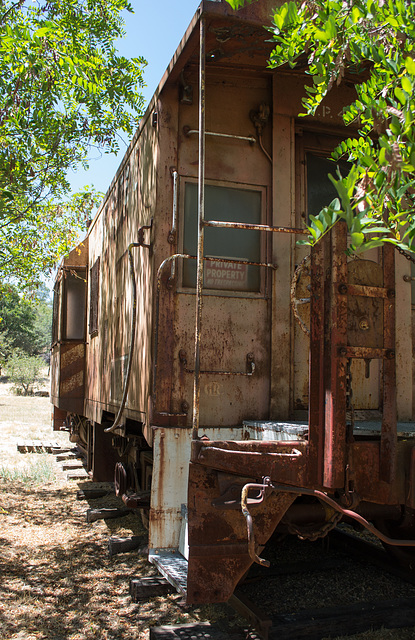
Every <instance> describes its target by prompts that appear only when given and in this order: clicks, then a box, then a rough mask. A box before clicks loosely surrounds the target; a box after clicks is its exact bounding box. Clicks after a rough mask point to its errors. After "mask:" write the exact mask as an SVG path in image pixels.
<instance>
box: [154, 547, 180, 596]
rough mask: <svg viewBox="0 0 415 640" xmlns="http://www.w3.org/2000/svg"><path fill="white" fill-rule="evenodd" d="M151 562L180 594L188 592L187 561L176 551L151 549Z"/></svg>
mask: <svg viewBox="0 0 415 640" xmlns="http://www.w3.org/2000/svg"><path fill="white" fill-rule="evenodd" d="M148 559H149V561H150V562H151V563H152V564H154V565H155V566H156V567H157V569H158V570H159V571H160V573H161V575H162V576H164V577H165V578H166V580H168V581H169V582H170V584H171V585H173V587H174V588H175V589H177V591H179V592H180V593H183V594H185V593H186V591H187V560H186V558H184V557H183V556H182V554H181V553H179V552H178V551H177V550H176V549H157V550H155V549H150V550H149V553H148Z"/></svg>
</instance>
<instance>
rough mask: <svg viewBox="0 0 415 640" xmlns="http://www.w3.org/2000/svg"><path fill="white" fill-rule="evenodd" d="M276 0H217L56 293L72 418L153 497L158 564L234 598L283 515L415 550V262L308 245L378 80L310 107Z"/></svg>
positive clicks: (334, 240) (210, 595)
mask: <svg viewBox="0 0 415 640" xmlns="http://www.w3.org/2000/svg"><path fill="white" fill-rule="evenodd" d="M275 4H276V0H259V2H256V3H254V4H252V5H250V6H248V7H246V8H244V9H242V10H240V11H238V12H234V11H233V10H232V9H230V7H229V5H228V4H227V3H226V2H224V1H221V0H216V1H213V0H212V1H209V0H203V2H202V3H201V5H200V7H199V9H198V11H197V12H196V14H195V17H194V19H193V21H192V22H191V24H190V26H189V28H188V30H187V32H186V34H185V36H184V37H183V39H182V41H181V43H180V45H179V47H178V49H177V51H176V54H175V56H174V58H173V60H172V62H171V64H170V66H169V68H168V69H167V71H166V73H165V75H164V77H163V79H162V81H161V83H160V85H159V87H158V89H157V91H156V93H155V95H154V97H153V99H152V101H151V103H150V105H149V107H148V109H147V112H146V114H145V116H144V117H143V119H142V121H141V124H140V127H139V130H138V131H137V133H136V135H135V137H134V139H133V140H132V142H131V144H130V146H129V148H128V150H127V153H126V154H125V157H124V159H123V161H122V163H121V166H120V168H119V170H118V172H117V174H116V176H115V178H114V180H113V182H112V184H111V186H110V188H109V190H108V192H107V194H106V197H105V199H104V201H103V203H102V206H101V208H100V210H99V212H98V213H97V215H96V217H95V219H94V220H93V221H92V224H91V225H90V227H89V230H88V234H87V237H86V239H85V240H84V241H83V242H82V243H81V245H80V246H79V247H78V248H76V249H74V250H73V251H72V252H71V253H70V254H69V255H68V256H67V257H66V258H65V260H64V261H63V263H62V266H61V268H60V270H59V273H58V277H57V281H56V286H55V305H54V334H53V346H52V378H53V379H52V402H53V405H54V425H55V428H60V427H61V426H62V425H64V424H65V425H66V426H67V427H68V426H69V427H70V430H71V433H72V438H73V439H76V440H77V441H78V442H79V444H80V445H81V446H83V447H84V449H85V452H86V453H87V456H88V464H89V468H90V470H91V474H92V476H93V477H94V478H95V479H96V480H109V479H112V478H113V477H114V473H115V485H116V490H117V492H118V493H119V495H121V496H122V497H123V499H124V501H125V502H126V503H127V504H129V505H130V506H133V507H136V508H137V509H139V508H140V507H142V506H143V505H144V502H143V501H145V500H146V496H147V495H150V503H149V510H148V526H149V559H150V560H151V561H152V562H154V563H155V564H156V565H157V566H158V567H159V569H160V571H161V572H162V573H164V575H166V576H167V577H168V578H169V580H171V581H172V582H173V583H174V584H175V585H176V586H177V588H178V589H180V590H182V591H183V592H184V593H185V594H186V597H187V601H188V602H190V603H197V602H209V601H210V602H214V601H217V602H219V601H226V600H227V599H228V598H229V597H230V595H231V594H232V592H233V590H234V587H235V585H236V584H237V582H238V581H239V579H240V578H241V576H242V575H243V574H244V573H245V572H246V570H247V569H248V568H249V566H250V565H251V564H252V562H254V561H256V562H262V561H261V558H260V557H259V556H260V551H261V548H262V547H263V546H264V545H265V543H266V542H267V540H268V539H269V538H270V536H271V535H272V533H273V532H274V530H275V529H276V528H277V527H281V528H283V529H284V530H288V531H291V532H294V533H298V534H303V535H304V536H307V535H308V534H310V532H311V534H312V535H313V536H314V537H315V536H318V535H325V534H326V533H327V532H328V531H329V530H330V529H331V528H332V527H334V526H335V524H336V523H337V522H338V521H339V519H340V518H348V519H349V521H356V520H357V521H358V522H360V523H362V524H363V525H364V526H368V527H371V528H372V529H373V528H376V532H377V535H379V536H381V537H382V539H383V540H384V542H386V543H388V544H389V546H391V547H393V546H396V547H397V548H399V549H404V548H407V549H408V551H407V553H408V557H409V558H411V553H412V552H413V546H414V544H415V519H414V513H415V512H414V509H415V426H414V423H413V422H412V421H413V420H414V403H413V397H414V382H413V379H414V363H413V355H412V353H413V340H414V331H413V318H414V312H413V302H414V300H413V291H412V287H411V277H412V273H411V266H412V265H411V262H410V261H408V260H406V259H405V257H404V256H401V255H399V254H397V253H396V252H395V251H394V249H393V248H392V247H385V248H383V249H373V250H371V251H370V252H369V253H367V254H364V255H363V256H359V257H349V256H348V254H347V251H346V249H347V244H348V238H347V233H346V231H345V229H344V228H343V226H342V223H338V224H337V225H336V226H335V227H334V228H333V230H332V231H331V233H329V234H327V235H326V236H325V237H324V239H323V240H322V241H321V242H319V243H318V245H317V246H316V247H315V248H313V249H312V251H311V252H310V251H307V249H306V248H305V247H302V246H299V245H298V244H297V242H296V241H297V240H298V239H299V238H300V237H301V235H302V234H304V229H305V222H306V221H307V217H308V216H309V215H310V214H313V213H317V212H318V211H319V210H320V208H321V207H322V206H324V205H326V204H327V203H328V202H329V201H330V200H331V199H332V198H333V197H334V196H335V194H333V193H332V189H333V188H332V185H331V182H330V181H329V179H328V177H327V175H328V173H330V172H331V173H334V172H335V166H333V163H332V162H331V161H330V160H328V157H329V154H330V151H331V150H332V149H333V148H334V147H335V146H336V145H337V144H338V142H339V141H341V140H342V139H343V138H344V137H345V136H346V135H347V136H348V135H350V132H349V131H346V130H345V128H344V125H343V122H342V117H341V114H342V108H343V105H344V104H345V103H346V101H347V100H349V99H350V95H351V94H353V91H354V85H355V83H356V82H357V81H358V78H357V77H356V76H352V75H350V76H348V75H347V74H346V77H345V79H344V81H343V82H342V84H341V85H340V86H339V87H335V88H333V90H332V91H331V92H330V95H329V96H328V97H327V98H326V99H325V102H324V103H323V104H322V106H321V108H320V109H319V110H318V112H317V113H316V115H315V116H313V117H304V118H301V119H299V118H298V117H297V114H298V113H299V111H300V110H301V97H302V95H303V87H304V82H305V76H304V74H303V71H302V70H301V67H300V68H296V69H287V68H281V69H277V70H270V69H267V59H268V56H269V53H270V50H271V48H272V43H270V42H268V39H269V35H268V34H267V32H266V31H265V30H264V28H263V25H264V24H267V23H269V14H270V12H271V9H272V7H273V6H274V5H275ZM307 253H310V255H309V256H307ZM411 547H412V548H411Z"/></svg>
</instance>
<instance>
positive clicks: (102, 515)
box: [86, 509, 131, 522]
mask: <svg viewBox="0 0 415 640" xmlns="http://www.w3.org/2000/svg"><path fill="white" fill-rule="evenodd" d="M129 513H131V509H88V510H87V512H86V521H87V522H95V521H96V520H107V519H110V518H124V517H125V516H128V514H129Z"/></svg>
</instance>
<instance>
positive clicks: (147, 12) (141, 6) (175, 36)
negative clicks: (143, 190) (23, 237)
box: [68, 0, 199, 192]
mask: <svg viewBox="0 0 415 640" xmlns="http://www.w3.org/2000/svg"><path fill="white" fill-rule="evenodd" d="M131 4H132V5H133V7H134V11H135V13H133V14H131V13H128V12H124V14H123V15H124V19H125V22H126V25H125V30H126V35H125V37H124V38H123V39H122V40H119V41H118V42H117V48H118V51H119V52H120V53H121V54H122V55H124V56H126V57H128V58H131V57H134V56H143V58H145V59H146V60H147V62H148V64H147V67H146V68H145V70H144V80H145V82H146V84H147V86H146V87H144V89H143V91H142V93H143V95H144V97H145V101H146V105H147V104H148V102H149V101H150V99H151V97H152V95H153V93H154V91H155V90H156V88H157V85H158V84H159V82H160V80H161V78H162V76H163V74H164V72H165V70H166V68H167V66H168V64H169V62H170V60H171V58H172V57H173V54H174V52H175V51H176V49H177V47H178V45H179V42H180V40H181V39H182V36H183V35H184V33H185V31H186V29H187V27H188V26H189V23H190V21H191V19H192V18H193V15H194V13H195V12H196V9H197V8H198V6H199V1H198V0H157V1H155V0H153V2H148V1H147V0H131ZM125 150H126V146H125V145H124V144H123V143H121V149H120V153H119V154H118V156H115V155H102V156H101V157H99V158H98V157H97V156H98V154H97V156H95V157H94V158H93V159H91V160H90V163H89V165H90V168H89V171H86V172H85V171H82V170H79V171H77V172H76V173H71V174H70V175H69V176H68V177H69V180H70V183H71V185H72V189H73V190H77V189H79V188H81V187H82V186H84V185H86V184H89V185H94V186H95V188H96V189H98V190H99V191H103V192H106V190H107V188H108V187H109V185H110V183H111V180H112V178H113V177H114V175H115V172H116V171H117V169H118V166H119V164H120V162H121V160H122V157H123V155H124V153H125Z"/></svg>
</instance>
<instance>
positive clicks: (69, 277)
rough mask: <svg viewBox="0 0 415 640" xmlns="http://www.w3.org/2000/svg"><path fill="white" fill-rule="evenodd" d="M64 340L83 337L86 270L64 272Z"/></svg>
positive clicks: (81, 338)
mask: <svg viewBox="0 0 415 640" xmlns="http://www.w3.org/2000/svg"><path fill="white" fill-rule="evenodd" d="M64 291H65V298H64V309H63V311H64V338H63V339H64V340H83V339H84V338H85V309H86V300H85V297H86V271H85V269H77V270H76V271H75V270H71V271H66V273H65V289H64Z"/></svg>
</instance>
